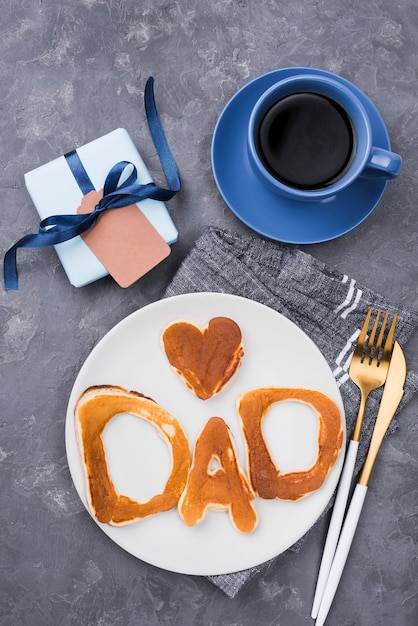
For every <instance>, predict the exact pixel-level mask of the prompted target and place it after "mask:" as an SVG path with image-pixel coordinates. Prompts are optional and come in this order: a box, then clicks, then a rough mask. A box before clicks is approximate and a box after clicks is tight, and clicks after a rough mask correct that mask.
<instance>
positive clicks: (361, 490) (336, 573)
mask: <svg viewBox="0 0 418 626" xmlns="http://www.w3.org/2000/svg"><path fill="white" fill-rule="evenodd" d="M405 379H406V361H405V356H404V353H403V351H402V348H401V347H400V345H399V344H398V343H397V342H396V341H395V344H394V346H393V352H392V357H391V360H390V365H389V371H388V376H387V379H386V383H385V387H384V390H383V395H382V400H381V402H380V407H379V411H378V414H377V417H376V423H375V426H374V430H373V435H372V439H371V442H370V447H369V450H368V453H367V457H366V461H365V463H364V466H363V470H362V472H361V474H360V478H359V481H358V483H357V485H356V488H355V490H354V494H353V497H352V499H351V502H350V507H349V509H348V512H347V516H346V518H345V521H344V526H343V529H342V531H341V535H340V538H339V541H338V545H337V549H336V551H335V555H334V559H333V561H332V565H331V569H330V572H329V576H328V579H327V583H326V587H325V591H324V595H323V596H322V600H321V605H320V607H319V611H318V617H317V619H316V622H315V624H316V626H322V625H323V624H324V622H325V620H326V617H327V615H328V611H329V609H330V607H331V604H332V601H333V599H334V596H335V593H336V591H337V588H338V584H339V582H340V578H341V575H342V573H343V570H344V565H345V562H346V560H347V557H348V553H349V551H350V547H351V544H352V542H353V538H354V534H355V531H356V528H357V524H358V521H359V518H360V514H361V510H362V508H363V503H364V499H365V497H366V493H367V489H368V484H369V480H370V475H371V473H372V469H373V466H374V463H375V461H376V457H377V453H378V452H379V448H380V446H381V444H382V441H383V437H384V436H385V433H386V431H387V429H388V426H389V424H390V422H391V421H392V418H393V416H394V414H395V412H396V409H397V408H398V406H399V403H400V401H401V399H402V396H403V393H404V385H405Z"/></svg>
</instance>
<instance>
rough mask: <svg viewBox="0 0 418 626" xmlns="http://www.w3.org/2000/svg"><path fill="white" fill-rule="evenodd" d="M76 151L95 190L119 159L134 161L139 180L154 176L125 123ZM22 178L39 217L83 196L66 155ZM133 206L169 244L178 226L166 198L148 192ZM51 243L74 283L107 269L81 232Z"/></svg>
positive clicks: (72, 205) (68, 208) (69, 207)
mask: <svg viewBox="0 0 418 626" xmlns="http://www.w3.org/2000/svg"><path fill="white" fill-rule="evenodd" d="M77 154H78V156H79V157H80V159H81V162H82V164H83V166H84V168H85V170H86V171H87V173H88V175H89V177H90V180H91V182H92V183H93V185H94V187H95V188H96V189H97V190H99V189H102V188H103V185H104V182H105V180H106V176H107V174H108V173H109V171H110V169H111V168H112V167H113V166H114V165H115V164H116V163H118V162H119V161H129V162H130V163H133V165H135V167H136V168H137V171H138V183H142V184H146V183H150V182H152V178H151V175H150V173H149V171H148V169H147V167H146V165H145V163H144V161H143V160H142V158H141V156H140V154H139V152H138V150H137V149H136V147H135V145H134V143H133V141H132V139H131V138H130V136H129V134H128V133H127V131H126V130H125V129H124V128H118V129H117V130H114V131H112V132H111V133H108V134H107V135H104V136H103V137H100V138H99V139H96V140H95V141H91V142H90V143H87V144H85V145H84V146H81V147H80V148H77ZM25 184H26V188H27V190H28V192H29V195H30V197H31V198H32V202H33V204H34V205H35V208H36V210H37V211H38V213H39V216H40V218H41V219H44V218H46V217H49V216H50V215H68V214H73V213H76V212H77V209H78V207H79V206H80V204H81V200H82V198H83V193H82V191H81V189H80V187H79V185H78V183H77V181H76V179H75V177H74V175H73V173H72V171H71V169H70V168H69V166H68V163H67V161H66V159H65V157H64V156H61V157H59V158H58V159H55V160H54V161H51V162H49V163H46V164H45V165H42V166H41V167H38V168H36V169H34V170H32V171H30V172H28V173H27V174H25ZM137 206H138V210H140V211H142V213H143V214H144V215H145V217H146V218H147V219H148V220H149V221H150V222H151V224H152V225H153V226H154V228H155V229H156V230H157V231H158V232H159V234H160V235H161V237H162V238H163V239H164V240H165V241H166V242H167V243H168V244H169V245H171V244H173V243H175V242H176V241H177V238H178V232H177V229H176V227H175V225H174V222H173V220H172V219H171V216H170V214H169V212H168V210H167V208H166V206H165V204H164V202H161V201H160V200H152V199H151V198H147V199H145V200H142V201H141V202H139V203H138V204H137ZM54 247H55V250H56V252H57V254H58V257H59V259H60V261H61V263H62V266H63V268H64V270H65V272H66V274H67V276H68V278H69V281H70V283H71V284H72V285H73V286H74V287H83V286H84V285H88V284H89V283H92V282H94V281H95V280H98V279H99V278H103V277H104V276H107V275H108V271H107V270H106V268H105V267H104V265H102V263H101V262H100V261H99V260H98V259H97V257H96V256H95V255H94V254H93V252H92V251H91V250H90V248H89V247H88V246H87V244H85V243H84V241H83V239H82V238H81V237H80V236H78V237H74V238H73V239H70V240H69V241H65V242H63V243H60V244H57V245H56V246H54Z"/></svg>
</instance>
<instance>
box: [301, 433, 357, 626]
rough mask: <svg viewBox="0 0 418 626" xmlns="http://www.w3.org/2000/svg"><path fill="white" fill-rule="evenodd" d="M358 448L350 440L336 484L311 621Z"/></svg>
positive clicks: (326, 575) (339, 522) (342, 511)
mask: <svg viewBox="0 0 418 626" xmlns="http://www.w3.org/2000/svg"><path fill="white" fill-rule="evenodd" d="M358 447H359V442H358V441H354V440H353V439H352V440H351V441H350V444H349V446H348V451H347V455H346V457H345V461H344V467H343V471H342V474H341V478H340V482H339V484H338V490H337V496H336V498H335V503H334V508H333V511H332V516H331V521H330V524H329V528H328V534H327V538H326V541H325V547H324V552H323V554H322V561H321V566H320V568H319V574H318V580H317V583H316V590H315V597H314V602H313V606H312V613H311V615H312V618H313V619H315V618H316V616H317V615H318V610H319V605H320V604H321V600H322V595H323V593H324V589H325V585H326V583H327V578H328V574H329V571H330V569H331V564H332V559H333V558H334V554H335V548H336V547H337V543H338V537H339V536H340V531H341V526H342V524H343V518H344V513H345V509H346V506H347V500H348V495H349V493H350V487H351V481H352V479H353V474H354V465H355V463H356V458H357V452H358Z"/></svg>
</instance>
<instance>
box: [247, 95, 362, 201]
mask: <svg viewBox="0 0 418 626" xmlns="http://www.w3.org/2000/svg"><path fill="white" fill-rule="evenodd" d="M354 147H355V134H354V131H353V127H352V124H351V120H350V118H349V116H348V115H347V113H346V112H345V111H344V109H343V108H342V107H341V106H340V105H339V104H338V103H337V102H335V101H334V100H331V99H330V98H327V97H326V96H322V95H320V94H317V93H308V92H304V93H297V94H292V95H290V96H286V97H284V98H282V99H281V100H279V101H278V102H276V103H275V104H273V106H272V107H271V108H270V109H269V110H268V111H267V113H266V114H265V115H264V117H263V119H262V120H261V123H260V126H259V132H258V145H257V150H258V152H259V156H260V158H261V160H262V162H263V164H264V166H265V167H266V168H267V170H268V171H269V172H270V173H271V174H272V175H273V176H274V177H275V178H277V179H278V180H279V181H280V182H282V183H284V184H286V185H289V186H290V187H296V188H298V189H320V188H323V187H328V186H329V185H331V184H332V183H334V182H335V181H336V180H338V179H339V178H341V176H343V174H344V173H345V172H346V171H347V169H348V168H349V166H350V164H351V161H352V158H353V155H354Z"/></svg>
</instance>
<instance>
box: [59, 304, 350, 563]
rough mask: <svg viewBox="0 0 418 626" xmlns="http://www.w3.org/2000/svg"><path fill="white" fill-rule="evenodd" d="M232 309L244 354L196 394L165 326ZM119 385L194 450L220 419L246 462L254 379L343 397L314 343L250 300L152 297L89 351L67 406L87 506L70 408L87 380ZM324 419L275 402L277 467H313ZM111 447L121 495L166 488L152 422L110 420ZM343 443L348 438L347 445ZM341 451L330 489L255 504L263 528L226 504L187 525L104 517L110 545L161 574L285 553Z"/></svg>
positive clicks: (309, 519)
mask: <svg viewBox="0 0 418 626" xmlns="http://www.w3.org/2000/svg"><path fill="white" fill-rule="evenodd" d="M217 316H225V317H230V318H231V319H233V320H234V321H235V322H237V323H238V324H239V326H240V328H241V331H242V336H243V342H244V352H245V354H244V358H243V360H242V364H241V367H240V369H239V370H238V371H237V372H236V374H235V376H234V377H233V378H232V379H231V380H230V382H229V383H228V385H227V386H226V387H224V389H223V390H222V391H221V392H220V393H219V394H218V395H216V396H214V397H213V398H210V399H209V400H206V401H203V400H199V399H198V398H197V397H196V396H195V395H194V394H193V393H192V392H191V391H189V389H188V388H187V387H186V386H185V384H184V383H183V382H182V380H181V379H180V377H179V376H178V375H177V373H176V372H175V371H174V370H173V368H172V367H171V366H170V364H169V363H168V360H167V358H166V355H165V353H164V350H163V348H162V344H161V335H162V332H163V331H164V329H165V327H166V326H167V325H168V324H170V323H172V322H174V321H177V320H185V321H188V322H191V323H193V324H195V325H197V326H199V327H201V328H203V327H205V326H206V325H207V323H208V322H209V320H210V319H211V318H212V317H217ZM105 384H107V385H119V386H122V387H125V388H126V389H129V390H136V391H139V392H141V393H143V394H144V395H146V396H149V397H151V398H153V399H154V400H155V401H156V402H157V403H158V404H160V405H161V406H162V407H163V408H164V409H166V410H167V411H169V412H170V413H171V414H172V415H173V416H174V417H175V418H176V419H177V420H178V421H179V422H180V423H181V425H182V427H183V429H184V431H185V433H186V435H187V438H188V441H189V446H190V450H191V451H192V449H193V446H194V442H195V439H196V437H197V435H198V433H199V432H200V431H201V429H202V427H203V426H204V424H205V423H206V422H207V420H208V419H209V418H210V417H212V416H215V415H216V416H220V417H222V418H223V419H224V420H225V421H226V422H227V424H228V426H229V427H230V429H231V431H232V435H233V437H234V441H235V445H236V448H237V454H238V458H239V462H240V464H241V468H242V469H243V470H244V471H246V454H245V445H244V440H243V434H242V431H241V426H240V418H239V415H238V413H237V409H236V405H237V399H238V398H239V396H240V395H241V394H243V393H245V392H247V391H250V390H251V389H255V388H258V387H303V388H310V389H317V390H319V391H322V392H323V393H325V394H327V395H328V396H329V397H331V398H332V399H333V400H334V402H336V404H337V405H338V407H339V409H340V411H341V416H342V423H343V428H344V431H345V418H344V409H343V404H342V400H341V396H340V393H339V391H338V387H337V385H336V382H335V379H334V377H333V375H332V372H331V370H330V368H329V367H328V364H327V363H326V361H325V358H324V357H323V356H322V354H321V352H320V351H319V350H318V348H317V347H316V345H315V344H314V343H313V342H312V341H311V340H310V339H309V338H308V337H307V336H306V335H305V334H304V333H303V332H302V331H301V330H300V329H299V328H298V327H297V326H296V325H295V324H293V323H292V322H290V321H289V320H288V319H287V318H285V317H284V316H282V315H280V314H279V313H277V312H275V311H273V310H272V309H270V308H268V307H266V306H264V305H261V304H259V303H257V302H253V301H252V300H247V299H245V298H241V297H238V296H233V295H228V294H216V293H197V294H186V295H181V296H175V297H172V298H167V299H164V300H160V301H158V302H156V303H154V304H150V305H148V306H146V307H144V308H142V309H140V310H138V311H136V312H135V313H133V314H131V315H129V316H128V317H127V318H125V319H124V320H122V321H121V322H120V323H119V324H117V325H116V326H115V327H114V328H113V329H112V330H111V331H110V332H109V333H108V334H107V335H106V336H105V337H104V338H103V339H102V340H101V341H100V342H99V343H98V344H97V346H96V347H95V348H94V349H93V350H92V352H91V354H90V355H89V357H88V358H87V359H86V361H85V363H84V365H83V367H82V368H81V370H80V372H79V375H78V377H77V379H76V381H75V384H74V387H73V390H72V393H71V396H70V399H69V403H68V411H67V419H66V449H67V457H68V463H69V467H70V471H71V475H72V478H73V481H74V485H75V487H76V489H77V491H78V493H79V495H80V498H81V500H82V501H83V503H84V505H85V506H86V508H87V509H88V505H87V500H86V483H85V475H84V467H83V465H82V462H81V457H80V453H79V450H78V446H77V440H76V435H75V428H74V406H75V403H76V401H77V399H78V398H79V396H80V395H81V394H82V393H83V391H84V390H85V389H86V388H87V387H90V386H91V385H105ZM317 428H318V426H317V419H316V417H315V416H314V415H313V412H311V411H310V410H309V408H308V407H306V406H303V405H301V404H300V403H287V402H284V403H279V404H277V405H274V406H273V407H272V408H271V409H270V411H269V413H268V415H266V417H265V420H264V423H263V431H264V436H265V438H266V440H267V442H268V445H269V448H270V451H271V454H272V456H273V459H274V461H275V463H276V465H277V466H278V467H280V469H281V471H291V470H297V469H299V470H303V469H307V468H308V467H310V466H311V465H312V463H313V461H314V459H315V457H316V454H317V447H316V445H317ZM104 442H105V449H106V454H107V456H108V463H109V470H110V474H111V476H112V479H113V482H114V484H115V487H116V489H117V490H118V491H119V493H123V494H124V495H128V496H131V497H132V498H134V499H137V500H140V501H146V500H148V499H149V498H150V497H151V496H152V495H155V494H156V493H159V492H160V491H161V490H162V489H163V487H164V484H165V481H166V480H167V477H168V474H169V471H170V467H171V454H170V450H169V448H168V447H167V446H166V444H165V443H164V442H163V441H162V440H161V439H160V438H159V437H158V435H157V432H156V429H155V428H154V427H152V426H151V425H150V424H149V423H148V422H146V421H144V420H142V419H137V418H134V417H133V416H130V415H120V416H117V417H115V418H114V419H113V420H112V421H111V422H110V423H109V424H108V426H107V427H106V429H105V432H104ZM343 449H344V446H343ZM342 463H343V453H342V452H341V453H340V455H339V457H338V459H337V462H336V464H335V465H334V467H333V468H332V470H331V471H330V473H329V475H328V477H327V479H326V481H325V483H324V484H323V486H322V487H321V488H320V489H319V490H317V491H316V492H313V493H311V494H309V495H307V496H305V497H304V498H302V499H301V500H299V501H297V502H288V501H283V500H278V499H276V500H262V499H261V498H259V497H256V499H255V501H254V503H255V507H256V510H257V513H258V525H257V527H256V528H255V530H254V531H253V532H252V533H250V534H241V533H240V532H238V531H237V530H236V529H235V527H234V526H233V525H232V522H231V520H230V517H229V514H228V513H227V512H226V511H209V512H207V514H206V516H205V517H204V519H203V520H202V521H201V522H200V523H198V524H197V525H196V526H194V527H192V528H188V527H186V526H185V524H184V523H183V522H182V520H181V519H180V517H179V515H178V513H177V510H176V509H173V510H171V511H168V512H164V513H158V514H156V515H153V516H151V517H148V518H146V519H143V520H139V521H136V522H134V523H132V524H129V525H126V526H123V527H114V526H110V525H107V524H101V523H98V525H99V526H100V528H101V529H102V530H103V532H105V533H106V534H107V535H108V536H109V537H110V538H111V539H112V540H113V541H114V542H115V543H117V544H118V545H119V546H121V547H122V548H124V549H125V550H127V551H128V552H129V553H130V554H132V555H134V556H136V557H137V558H139V559H142V560H143V561H146V562H147V563H150V564H152V565H155V566H158V567H161V568H163V569H166V570H170V571H174V572H178V573H185V574H195V575H216V574H224V573H230V572H236V571H239V570H243V569H246V568H249V567H252V566H255V565H258V564H260V563H263V562H265V561H267V560H268V559H271V558H273V557H274V556H276V555H278V554H280V553H281V552H283V551H284V550H286V549H287V548H289V547H290V546H291V545H292V544H294V543H295V542H296V541H297V540H298V539H300V538H301V537H302V536H303V535H304V534H305V532H306V531H307V530H308V529H309V528H310V527H311V526H312V524H314V522H315V521H316V520H317V519H318V517H319V516H320V515H321V513H322V511H323V510H324V508H325V507H326V505H327V503H328V501H329V499H330V497H331V495H332V493H333V491H334V489H335V487H336V484H337V481H338V478H339V475H340V472H341V467H342Z"/></svg>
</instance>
